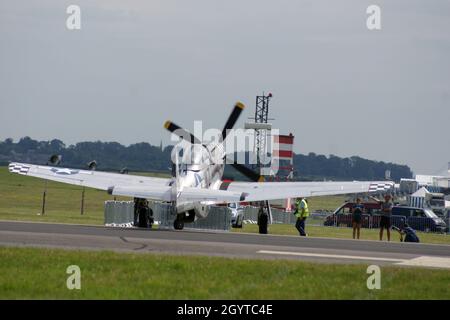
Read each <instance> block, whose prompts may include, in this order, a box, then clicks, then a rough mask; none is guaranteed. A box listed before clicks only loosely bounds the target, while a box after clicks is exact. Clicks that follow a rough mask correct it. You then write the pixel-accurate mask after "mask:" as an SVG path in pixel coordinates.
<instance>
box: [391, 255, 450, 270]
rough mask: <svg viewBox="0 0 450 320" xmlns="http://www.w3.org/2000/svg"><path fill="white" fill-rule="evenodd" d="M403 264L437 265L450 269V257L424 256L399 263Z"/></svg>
mask: <svg viewBox="0 0 450 320" xmlns="http://www.w3.org/2000/svg"><path fill="white" fill-rule="evenodd" d="M397 264H398V265H403V266H416V267H435V268H447V269H450V258H445V257H429V256H422V257H417V258H413V259H410V260H405V261H403V262H400V263H397Z"/></svg>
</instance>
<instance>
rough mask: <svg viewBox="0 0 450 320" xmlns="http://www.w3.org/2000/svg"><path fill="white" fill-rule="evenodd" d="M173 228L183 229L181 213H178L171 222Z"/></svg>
mask: <svg viewBox="0 0 450 320" xmlns="http://www.w3.org/2000/svg"><path fill="white" fill-rule="evenodd" d="M173 228H174V229H175V230H183V228H184V221H183V216H182V215H178V216H177V218H176V219H175V221H174V222H173Z"/></svg>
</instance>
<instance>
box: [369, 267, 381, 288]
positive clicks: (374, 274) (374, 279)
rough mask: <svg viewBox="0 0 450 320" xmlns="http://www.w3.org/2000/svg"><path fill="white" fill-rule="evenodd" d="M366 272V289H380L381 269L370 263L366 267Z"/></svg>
mask: <svg viewBox="0 0 450 320" xmlns="http://www.w3.org/2000/svg"><path fill="white" fill-rule="evenodd" d="M366 272H367V274H370V276H369V277H368V278H367V282H366V284H367V289H369V290H374V289H376V290H379V289H381V269H380V267H379V266H377V265H374V264H373V265H370V266H368V267H367V271H366Z"/></svg>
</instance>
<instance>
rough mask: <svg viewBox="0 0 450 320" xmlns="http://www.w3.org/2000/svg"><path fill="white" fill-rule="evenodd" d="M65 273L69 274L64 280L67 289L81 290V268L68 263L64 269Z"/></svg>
mask: <svg viewBox="0 0 450 320" xmlns="http://www.w3.org/2000/svg"><path fill="white" fill-rule="evenodd" d="M66 273H67V274H68V275H69V276H68V277H67V280H66V286H67V289H69V290H73V289H77V290H81V270H80V267H79V266H77V265H70V266H68V267H67V269H66Z"/></svg>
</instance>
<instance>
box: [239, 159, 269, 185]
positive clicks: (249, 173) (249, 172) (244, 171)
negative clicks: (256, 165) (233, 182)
mask: <svg viewBox="0 0 450 320" xmlns="http://www.w3.org/2000/svg"><path fill="white" fill-rule="evenodd" d="M231 166H232V167H233V168H235V169H236V170H237V171H239V172H240V173H242V174H243V175H244V176H246V177H247V178H249V179H250V180H252V181H254V182H263V181H264V176H261V175H259V174H257V173H256V172H255V171H253V170H252V169H249V168H247V167H246V166H244V165H243V164H239V163H231Z"/></svg>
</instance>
